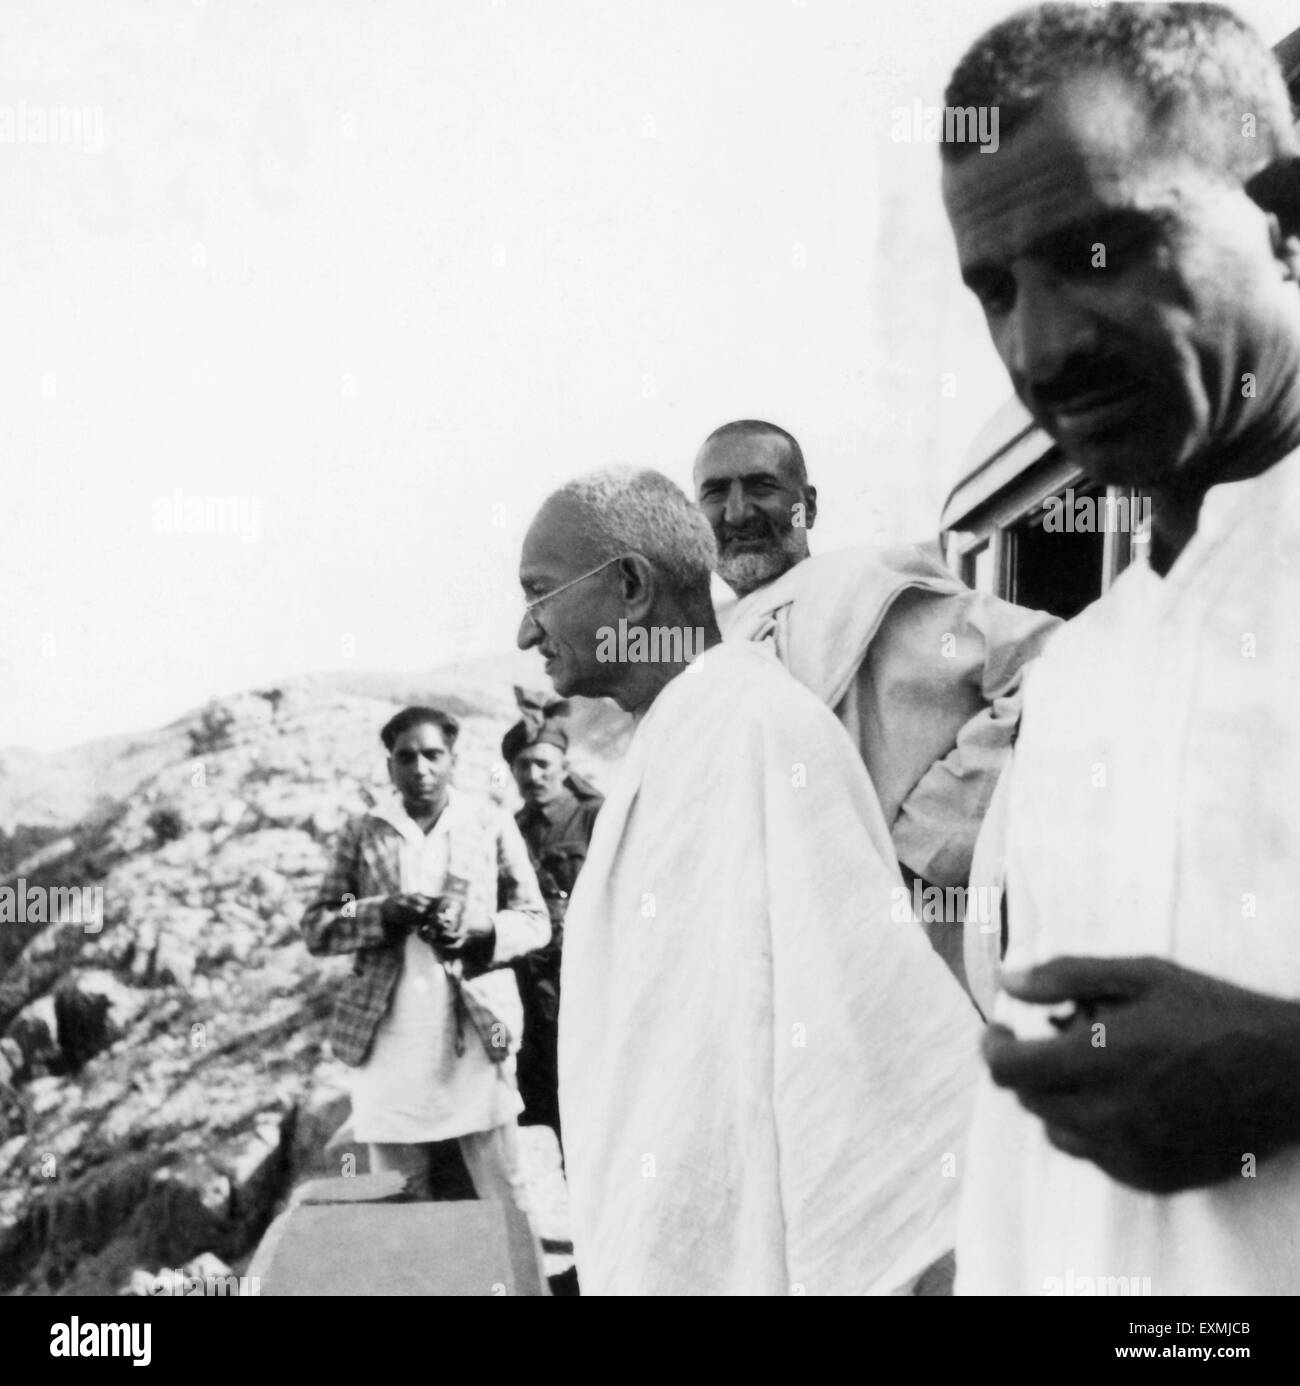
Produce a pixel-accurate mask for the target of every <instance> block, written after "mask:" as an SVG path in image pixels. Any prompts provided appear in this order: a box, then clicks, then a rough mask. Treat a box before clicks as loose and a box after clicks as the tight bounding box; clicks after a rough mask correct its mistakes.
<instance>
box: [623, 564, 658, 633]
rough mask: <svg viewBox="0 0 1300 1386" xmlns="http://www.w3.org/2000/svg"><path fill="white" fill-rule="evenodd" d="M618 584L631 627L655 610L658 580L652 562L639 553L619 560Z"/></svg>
mask: <svg viewBox="0 0 1300 1386" xmlns="http://www.w3.org/2000/svg"><path fill="white" fill-rule="evenodd" d="M614 571H615V572H616V573H617V574H618V584H619V587H620V589H621V591H622V595H623V605H624V607H625V608H626V611H625V613H624V614H625V615H626V617H627V622H628V624H629V625H635V624H636V623H637V622H638V621H640V620H643V619H644V618H645V617H646V616H648V615H649V614H650V613H651V611H653V610H654V604H655V598H656V597H657V595H658V579H657V575H656V573H655V570H654V568H653V567H651V565H650V560H649V559H648V558H645V557H643V556H642V555H641V554H639V553H630V554H627V555H626V556H625V557H623V558H621V559H619V563H618V567H617V568H616V569H615V570H614Z"/></svg>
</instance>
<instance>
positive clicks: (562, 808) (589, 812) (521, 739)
mask: <svg viewBox="0 0 1300 1386" xmlns="http://www.w3.org/2000/svg"><path fill="white" fill-rule="evenodd" d="M515 698H516V700H517V701H518V703H519V710H520V712H521V713H522V714H523V716H522V718H521V720H520V721H518V722H516V723H515V725H514V726H513V727H511V728H510V730H509V731H508V732H507V733H506V735H505V738H504V739H503V740H502V742H501V755H502V757H503V759H504V760H505V762H506V764H507V765H509V767H510V771H511V774H513V775H514V777H515V783H516V785H518V787H519V793H520V794H521V795H522V796H523V800H524V806H523V808H521V809H520V810H519V812H518V813H516V814H515V822H516V823H517V824H518V825H519V831H520V833H521V834H522V835H523V839H524V842H525V843H526V844H527V846H528V855H529V857H530V858H531V859H532V863H533V869H534V870H535V871H536V872H537V880H538V883H539V884H540V885H541V888H542V896H543V898H544V899H545V900H546V907H547V909H548V910H549V911H550V916H551V941H550V943H549V944H548V945H547V946H546V947H545V948H539V949H538V950H537V951H536V952H533V953H528V954H526V955H525V956H524V957H522V958H519V959H517V960H516V962H515V964H514V967H515V975H516V976H517V977H518V979H519V993H520V995H521V997H522V998H523V1003H524V1040H523V1048H522V1049H521V1050H520V1051H519V1093H520V1096H521V1097H522V1098H523V1099H524V1112H523V1115H522V1116H521V1117H520V1123H521V1124H522V1125H525V1126H535V1125H542V1126H549V1127H551V1128H552V1130H554V1132H555V1134H556V1136H557V1137H558V1136H559V1135H560V1102H559V1076H558V1069H557V1063H556V1048H557V1043H558V1035H559V1029H558V1026H559V1014H560V957H561V952H562V949H563V946H564V914H565V910H566V909H567V908H568V903H569V896H570V895H571V894H572V892H573V885H574V882H575V881H576V880H577V878H578V872H579V871H580V870H581V869H582V864H583V862H584V861H585V860H586V857H587V845H588V843H590V841H591V832H592V829H593V828H594V827H595V824H596V815H597V813H599V812H600V806H601V804H603V803H604V802H605V801H604V798H603V797H602V796H601V795H600V794H599V793H598V792H597V791H596V790H595V789H594V788H592V786H591V785H589V784H588V783H587V782H586V780H584V779H583V778H582V776H580V775H577V774H575V773H574V772H573V771H571V770H570V769H569V762H568V758H567V753H568V749H569V733H568V729H567V727H566V726H565V722H564V719H565V718H566V716H567V715H568V711H569V705H568V703H567V702H565V701H564V700H563V699H554V698H547V697H546V695H544V694H532V693H528V692H525V690H524V689H522V688H516V689H515Z"/></svg>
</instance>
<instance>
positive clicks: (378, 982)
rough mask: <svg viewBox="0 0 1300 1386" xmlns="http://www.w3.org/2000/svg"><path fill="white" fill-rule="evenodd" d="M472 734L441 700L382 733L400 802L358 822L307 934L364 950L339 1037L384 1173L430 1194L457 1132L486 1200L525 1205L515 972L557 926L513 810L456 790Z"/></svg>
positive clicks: (338, 1016)
mask: <svg viewBox="0 0 1300 1386" xmlns="http://www.w3.org/2000/svg"><path fill="white" fill-rule="evenodd" d="M458 732H459V725H458V723H457V722H456V719H455V718H454V717H452V716H450V715H449V714H448V713H445V712H442V711H439V710H438V709H435V708H427V707H408V708H405V709H403V711H401V712H399V713H398V714H397V716H395V717H394V718H393V719H392V720H391V721H390V722H389V723H388V724H387V726H385V727H384V729H383V731H382V732H381V733H380V736H381V739H382V740H383V743H384V747H385V749H386V750H387V751H388V773H389V777H390V778H391V780H392V782H393V786H394V788H395V790H396V795H395V796H394V799H393V801H392V802H391V803H385V804H382V805H380V806H378V807H376V808H374V809H372V810H371V811H370V812H369V813H366V814H363V815H362V816H361V817H359V818H355V819H353V820H352V821H351V822H350V823H349V824H348V825H347V827H346V828H345V829H344V831H343V833H342V835H341V837H340V840H339V843H338V845H337V848H336V850H335V853H334V860H333V863H332V864H331V866H330V869H329V871H328V873H327V875H326V877H325V880H324V882H323V884H322V886H321V889H320V892H319V894H318V895H317V897H316V899H315V900H314V901H313V902H312V904H311V905H310V906H309V907H308V909H307V912H306V914H305V915H304V916H303V920H302V929H303V932H304V934H305V935H306V939H307V947H308V949H309V950H310V951H311V952H312V953H315V954H333V953H351V954H353V955H354V963H353V968H352V974H351V975H350V976H349V977H348V978H347V979H346V980H345V982H344V984H343V990H342V994H341V995H340V997H339V1000H338V1006H337V1009H336V1012H335V1017H334V1023H333V1027H332V1030H331V1033H330V1039H331V1041H332V1043H333V1046H334V1052H335V1053H336V1054H337V1055H338V1057H339V1058H340V1059H342V1060H343V1061H344V1062H345V1063H347V1064H350V1065H352V1066H353V1067H354V1068H355V1075H354V1082H353V1087H352V1116H353V1126H354V1130H355V1133H356V1136H357V1139H358V1140H363V1141H366V1142H367V1143H368V1144H369V1146H370V1163H371V1169H372V1170H375V1171H378V1170H396V1171H399V1172H400V1173H402V1174H404V1175H405V1176H406V1179H407V1187H408V1190H409V1191H410V1192H411V1193H412V1194H414V1196H415V1197H417V1198H431V1197H433V1196H434V1193H435V1169H436V1159H437V1155H438V1148H439V1143H440V1142H444V1141H449V1140H452V1139H455V1140H457V1141H458V1142H459V1145H460V1150H461V1153H462V1155H463V1156H464V1160H465V1165H466V1167H467V1168H468V1170H469V1174H470V1178H471V1179H472V1180H473V1182H474V1188H475V1190H476V1191H477V1193H478V1195H479V1197H480V1198H485V1199H493V1200H496V1201H500V1202H507V1203H513V1204H515V1205H516V1206H517V1207H520V1208H523V1209H525V1211H526V1208H527V1200H526V1197H525V1194H524V1186H523V1180H522V1177H521V1174H520V1169H519V1160H518V1154H517V1145H516V1140H517V1137H516V1124H515V1121H516V1116H517V1114H518V1112H519V1111H520V1108H521V1107H522V1105H523V1104H522V1102H521V1101H520V1098H519V1093H518V1090H517V1088H516V1083H515V1053H516V1051H517V1050H518V1047H519V1038H520V1034H521V1030H522V1020H523V1016H522V1009H521V1007H520V1002H519V992H518V987H517V985H516V983H515V977H514V973H513V972H512V971H511V970H510V968H509V967H508V966H504V964H507V963H509V962H511V961H512V960H513V959H515V958H518V957H521V956H522V955H524V954H525V953H528V952H531V951H532V950H533V949H535V948H540V947H543V946H545V945H546V944H547V943H549V942H550V937H551V931H550V924H549V921H548V917H547V913H546V907H545V904H544V903H543V900H542V897H541V892H540V890H539V888H538V885H537V878H536V875H535V874H534V872H533V868H532V866H531V864H530V863H529V859H528V850H527V848H526V847H525V846H524V843H523V839H522V838H521V837H520V835H519V830H518V828H516V826H515V824H514V823H513V822H512V821H511V819H510V817H509V815H507V814H506V813H504V812H503V811H501V810H500V809H497V808H495V807H493V806H491V805H487V804H482V805H480V804H477V803H474V802H473V801H472V800H467V799H463V798H461V797H460V796H459V795H458V794H457V793H456V792H455V790H453V789H452V787H451V780H452V776H453V772H454V769H455V763H456V756H455V746H456V737H457V734H458Z"/></svg>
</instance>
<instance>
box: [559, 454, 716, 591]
mask: <svg viewBox="0 0 1300 1386" xmlns="http://www.w3.org/2000/svg"><path fill="white" fill-rule="evenodd" d="M561 499H563V500H567V501H571V502H573V503H574V504H576V505H579V506H581V507H582V509H583V510H584V511H585V512H586V513H587V515H588V516H589V521H588V524H587V525H586V526H585V528H584V534H585V537H586V538H587V540H588V541H589V542H590V543H591V545H592V547H593V549H594V550H595V551H596V556H597V557H599V558H615V557H618V556H620V555H622V554H625V553H639V554H641V555H642V556H643V557H644V558H647V559H649V561H650V563H651V564H652V566H653V567H654V569H655V571H656V572H657V573H659V574H660V575H661V576H662V577H663V579H664V581H665V583H666V585H667V587H668V589H669V591H670V592H671V593H672V594H673V595H674V596H675V597H676V598H677V599H678V600H679V601H681V602H683V603H685V604H687V605H698V604H699V603H700V601H701V600H703V601H706V602H707V601H708V600H709V578H710V574H711V573H712V572H713V568H714V565H715V564H716V563H717V561H718V548H717V544H716V542H715V540H714V538H713V530H712V529H711V528H710V527H709V522H708V521H707V520H706V519H705V518H704V515H703V512H701V511H700V510H699V509H698V508H697V507H696V506H695V505H694V504H693V503H692V502H691V501H690V499H689V498H688V497H687V495H686V493H685V492H684V491H683V490H682V489H681V487H679V486H677V485H675V484H674V483H673V482H671V481H669V479H668V478H667V477H666V476H664V475H663V473H662V472H656V471H651V470H650V469H649V468H647V467H602V468H601V469H600V470H599V471H594V472H588V473H586V475H584V476H580V477H575V478H574V480H572V481H570V482H566V484H565V485H563V486H561V487H560V488H559V490H558V491H555V492H553V493H552V495H551V500H561Z"/></svg>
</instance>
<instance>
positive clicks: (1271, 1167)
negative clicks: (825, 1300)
mask: <svg viewBox="0 0 1300 1386" xmlns="http://www.w3.org/2000/svg"><path fill="white" fill-rule="evenodd" d="M1007 900H1008V904H1009V908H1010V929H1011V932H1010V946H1009V950H1008V954H1007V958H1006V966H1007V967H1008V968H1012V967H1016V968H1018V967H1024V966H1030V965H1032V964H1035V963H1041V962H1045V961H1047V960H1048V959H1050V958H1054V957H1061V956H1065V955H1069V954H1076V955H1090V956H1098V957H1128V956H1140V955H1144V954H1150V955H1154V956H1157V957H1162V958H1169V959H1171V960H1173V961H1174V962H1177V963H1180V964H1182V965H1183V966H1185V967H1188V968H1192V969H1195V970H1197V971H1200V972H1206V973H1209V974H1211V975H1213V976H1216V977H1221V978H1223V979H1225V980H1227V981H1231V982H1234V983H1236V984H1238V985H1241V986H1244V987H1248V988H1251V989H1253V990H1256V991H1261V992H1268V993H1272V994H1274V995H1279V996H1286V997H1292V998H1297V997H1300V920H1298V919H1297V903H1298V902H1300V455H1296V456H1293V457H1291V458H1289V459H1288V460H1287V461H1285V462H1283V463H1280V464H1278V465H1277V466H1275V467H1273V468H1272V469H1270V471H1268V472H1267V473H1265V474H1264V475H1263V476H1262V477H1258V478H1256V479H1254V480H1251V481H1247V482H1241V483H1236V484H1233V485H1226V486H1220V487H1216V488H1215V489H1213V490H1212V491H1210V493H1209V494H1208V496H1207V497H1206V499H1205V503H1204V507H1203V509H1202V512H1201V520H1200V528H1199V530H1198V532H1197V534H1196V535H1195V536H1194V537H1193V539H1192V540H1191V542H1190V543H1189V544H1188V546H1187V548H1186V549H1185V550H1184V551H1183V553H1182V554H1181V555H1180V557H1179V559H1178V561H1177V562H1176V563H1175V565H1174V567H1173V568H1172V569H1171V570H1170V572H1169V573H1168V574H1167V576H1166V577H1164V578H1163V579H1162V578H1160V577H1159V576H1157V575H1156V574H1155V573H1154V572H1152V571H1151V570H1150V569H1149V568H1146V567H1144V566H1142V567H1133V568H1131V569H1129V570H1128V571H1127V572H1125V573H1124V574H1123V575H1122V576H1121V577H1120V579H1119V580H1118V582H1117V583H1116V584H1115V586H1114V588H1113V589H1112V590H1111V592H1110V593H1108V594H1107V596H1105V597H1104V598H1102V599H1101V600H1100V601H1098V602H1097V603H1095V604H1094V605H1093V606H1091V607H1089V608H1088V609H1087V610H1086V611H1085V612H1083V614H1082V615H1080V616H1079V617H1077V618H1076V619H1075V620H1074V621H1073V622H1071V623H1070V624H1069V625H1068V626H1066V627H1065V628H1064V630H1062V631H1061V632H1060V633H1059V634H1058V635H1057V636H1056V638H1055V640H1054V641H1053V643H1052V644H1051V645H1049V647H1048V649H1047V652H1046V654H1045V655H1044V657H1043V658H1042V660H1041V661H1040V662H1039V663H1038V664H1037V665H1035V666H1034V667H1033V668H1032V669H1031V671H1030V674H1029V678H1028V688H1027V692H1026V698H1025V710H1024V717H1023V722H1022V730H1021V734H1020V739H1019V742H1018V744H1017V746H1016V753H1015V761H1014V764H1013V767H1012V772H1011V778H1010V785H1009V801H1008V846H1007ZM1038 1009H1039V1008H1026V1007H1024V1006H1022V1005H1018V1004H1016V1003H1012V1002H1011V1001H1010V999H1009V998H1008V997H1006V996H1005V995H1002V996H1000V997H999V999H998V1002H997V1005H996V1009H995V1017H996V1018H998V1019H1001V1020H1003V1021H1005V1022H1006V1023H1008V1024H1012V1025H1013V1026H1014V1025H1015V1024H1017V1023H1019V1022H1018V1017H1019V1016H1025V1015H1026V1012H1027V1011H1032V1010H1038ZM1246 1153H1248V1152H1244V1151H1243V1155H1244V1154H1246ZM957 1264H958V1280H957V1288H958V1291H959V1292H964V1293H976V1294H980V1293H993V1294H1006V1293H1019V1294H1043V1293H1069V1292H1070V1290H1069V1288H1068V1287H1070V1286H1073V1287H1075V1291H1076V1292H1077V1291H1078V1287H1079V1286H1081V1285H1087V1286H1089V1287H1091V1288H1095V1287H1096V1286H1097V1284H1098V1283H1099V1282H1100V1283H1101V1284H1103V1285H1104V1286H1107V1287H1109V1286H1112V1285H1113V1286H1116V1287H1127V1289H1128V1290H1129V1291H1130V1292H1131V1293H1140V1292H1149V1293H1152V1294H1189V1293H1236V1294H1262V1293H1274V1294H1277V1293H1289V1294H1296V1293H1300V1150H1293V1151H1291V1152H1289V1153H1286V1154H1283V1155H1280V1156H1277V1157H1275V1158H1273V1159H1271V1160H1265V1161H1262V1162H1260V1163H1259V1165H1258V1168H1257V1170H1256V1172H1255V1174H1254V1177H1253V1178H1232V1179H1228V1180H1225V1181H1224V1182H1223V1183H1221V1184H1219V1185H1216V1186H1214V1187H1213V1188H1209V1189H1202V1190H1194V1191H1191V1192H1187V1193H1182V1194H1177V1195H1174V1196H1172V1197H1161V1196H1157V1195H1152V1194H1144V1193H1139V1192H1136V1191H1134V1190H1132V1189H1128V1188H1126V1187H1124V1186H1122V1185H1120V1184H1118V1183H1116V1182H1115V1181H1113V1180H1112V1179H1110V1178H1109V1177H1108V1176H1107V1175H1105V1174H1103V1173H1102V1172H1101V1171H1100V1170H1098V1169H1097V1168H1096V1166H1094V1165H1092V1164H1090V1163H1088V1162H1086V1161H1083V1160H1078V1159H1073V1158H1071V1157H1070V1156H1067V1155H1064V1154H1062V1153H1061V1152H1059V1151H1057V1150H1055V1149H1054V1148H1053V1147H1052V1146H1051V1145H1050V1144H1049V1143H1048V1141H1047V1138H1046V1136H1045V1134H1044V1131H1043V1127H1042V1125H1041V1123H1040V1122H1039V1121H1038V1120H1037V1119H1036V1118H1034V1117H1032V1116H1030V1115H1029V1114H1028V1113H1026V1112H1025V1111H1024V1110H1023V1109H1022V1108H1021V1107H1020V1105H1019V1104H1018V1102H1017V1101H1016V1099H1015V1097H1014V1096H1013V1095H1012V1094H1011V1093H1009V1092H1005V1091H1001V1090H999V1089H997V1088H995V1087H994V1086H993V1084H992V1082H991V1081H990V1080H988V1079H987V1077H986V1078H985V1079H984V1080H983V1082H982V1085H981V1091H980V1095H979V1101H978V1103H977V1113H976V1120H975V1124H974V1128H973V1132H972V1136H971V1148H970V1167H969V1172H968V1178H967V1187H966V1192H965V1197H964V1201H963V1209H962V1228H961V1236H960V1240H959V1242H958V1262H957ZM1114 1292H1122V1289H1116V1290H1115V1291H1114Z"/></svg>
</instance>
